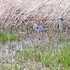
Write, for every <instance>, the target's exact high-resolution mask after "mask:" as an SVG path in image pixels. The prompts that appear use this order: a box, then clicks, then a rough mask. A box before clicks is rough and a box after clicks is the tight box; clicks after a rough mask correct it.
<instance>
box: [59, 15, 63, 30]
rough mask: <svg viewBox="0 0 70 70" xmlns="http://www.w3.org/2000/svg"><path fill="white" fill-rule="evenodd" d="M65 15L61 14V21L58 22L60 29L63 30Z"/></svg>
mask: <svg viewBox="0 0 70 70" xmlns="http://www.w3.org/2000/svg"><path fill="white" fill-rule="evenodd" d="M63 20H64V19H63V17H62V16H60V17H59V23H58V28H59V29H60V30H62V27H63Z"/></svg>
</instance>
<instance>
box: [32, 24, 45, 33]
mask: <svg viewBox="0 0 70 70" xmlns="http://www.w3.org/2000/svg"><path fill="white" fill-rule="evenodd" d="M33 29H35V30H36V31H39V32H46V28H44V27H42V26H39V25H37V24H34V25H33Z"/></svg>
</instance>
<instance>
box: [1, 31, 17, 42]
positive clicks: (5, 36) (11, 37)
mask: <svg viewBox="0 0 70 70" xmlns="http://www.w3.org/2000/svg"><path fill="white" fill-rule="evenodd" d="M16 39H17V35H16V34H14V33H12V34H6V33H5V32H4V31H2V30H0V42H1V43H5V42H6V41H8V40H9V41H13V40H16Z"/></svg>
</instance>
